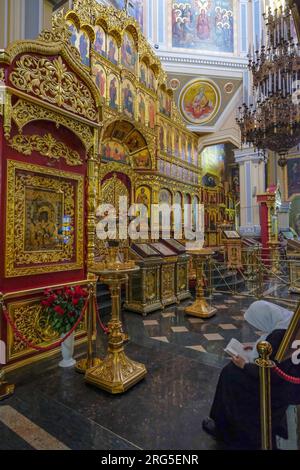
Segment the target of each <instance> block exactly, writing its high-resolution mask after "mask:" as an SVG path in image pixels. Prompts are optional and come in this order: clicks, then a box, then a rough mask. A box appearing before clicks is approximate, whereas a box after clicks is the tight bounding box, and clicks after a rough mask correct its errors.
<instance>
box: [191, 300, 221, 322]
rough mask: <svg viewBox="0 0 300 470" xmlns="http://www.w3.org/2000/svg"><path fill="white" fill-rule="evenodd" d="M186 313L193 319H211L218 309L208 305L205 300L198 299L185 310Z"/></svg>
mask: <svg viewBox="0 0 300 470" xmlns="http://www.w3.org/2000/svg"><path fill="white" fill-rule="evenodd" d="M184 312H185V314H186V315H191V316H193V317H198V318H211V317H213V316H214V315H215V314H216V312H217V309H216V308H215V307H211V306H210V305H208V304H207V302H206V300H205V299H196V300H195V302H194V303H193V304H192V305H189V306H188V307H186V308H185V309H184Z"/></svg>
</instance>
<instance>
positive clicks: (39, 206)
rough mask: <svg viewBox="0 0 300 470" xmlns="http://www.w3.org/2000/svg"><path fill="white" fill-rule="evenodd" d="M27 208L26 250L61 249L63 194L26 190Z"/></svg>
mask: <svg viewBox="0 0 300 470" xmlns="http://www.w3.org/2000/svg"><path fill="white" fill-rule="evenodd" d="M25 208H26V217H25V245H24V249H25V250H26V251H48V250H59V249H61V244H62V223H63V194H60V193H54V192H53V193H52V192H49V191H45V190H42V189H31V188H26V191H25Z"/></svg>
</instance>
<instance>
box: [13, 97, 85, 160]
mask: <svg viewBox="0 0 300 470" xmlns="http://www.w3.org/2000/svg"><path fill="white" fill-rule="evenodd" d="M11 118H12V120H13V121H14V122H15V124H16V125H17V127H18V130H19V132H20V133H22V131H23V128H24V127H25V126H26V125H27V124H29V123H31V122H34V121H49V122H53V123H54V124H55V125H56V126H63V127H66V128H67V129H69V130H70V131H72V132H74V134H75V135H76V136H77V137H78V138H79V139H80V141H81V142H82V144H83V146H84V148H85V149H86V153H88V152H89V150H90V149H91V147H92V146H93V144H94V135H93V128H92V127H91V126H89V125H88V124H85V123H83V122H80V121H77V120H76V119H72V118H70V117H66V116H64V115H63V114H60V113H56V112H54V111H51V110H49V109H45V108H43V107H41V106H38V105H37V104H35V103H31V102H29V101H25V100H22V99H19V100H18V101H17V102H16V104H15V105H14V106H13V107H12V111H11ZM9 134H10V132H8V133H7V134H6V137H7V138H8V137H9Z"/></svg>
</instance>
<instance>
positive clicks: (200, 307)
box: [185, 248, 217, 318]
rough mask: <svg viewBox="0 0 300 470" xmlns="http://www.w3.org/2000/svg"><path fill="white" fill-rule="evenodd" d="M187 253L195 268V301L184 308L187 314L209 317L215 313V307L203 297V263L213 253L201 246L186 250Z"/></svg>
mask: <svg viewBox="0 0 300 470" xmlns="http://www.w3.org/2000/svg"><path fill="white" fill-rule="evenodd" d="M187 253H188V254H190V255H191V256H192V257H193V262H194V266H195V269H196V300H195V302H194V303H193V304H192V305H190V306H188V307H186V308H185V313H186V314H187V315H192V316H194V317H199V318H210V317H212V316H213V315H215V313H216V311H217V309H216V308H214V307H211V306H210V305H208V303H207V302H206V300H205V298H204V288H203V286H204V279H203V278H204V263H205V261H206V260H208V259H209V258H210V256H211V255H212V254H213V251H212V250H211V249H209V248H202V249H200V250H187Z"/></svg>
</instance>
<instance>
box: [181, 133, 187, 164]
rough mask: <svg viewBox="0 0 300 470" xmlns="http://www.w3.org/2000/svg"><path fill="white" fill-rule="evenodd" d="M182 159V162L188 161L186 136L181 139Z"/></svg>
mask: <svg viewBox="0 0 300 470" xmlns="http://www.w3.org/2000/svg"><path fill="white" fill-rule="evenodd" d="M181 158H182V160H185V159H186V137H185V135H184V134H183V136H182V137H181Z"/></svg>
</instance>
